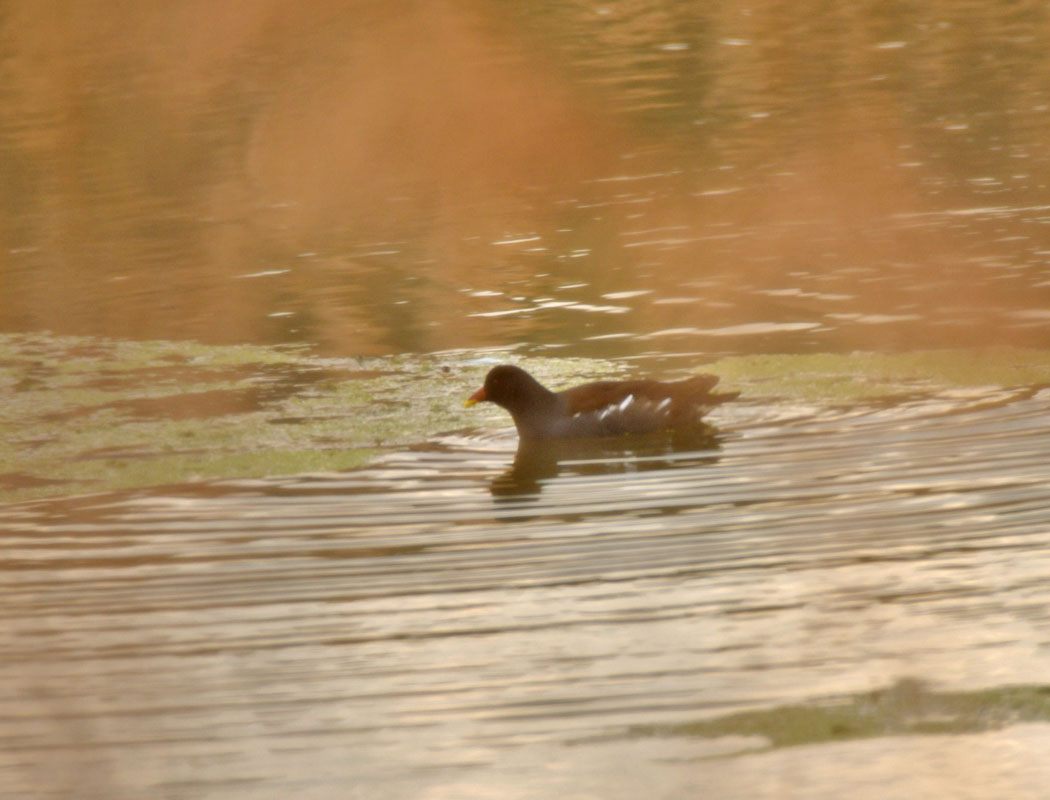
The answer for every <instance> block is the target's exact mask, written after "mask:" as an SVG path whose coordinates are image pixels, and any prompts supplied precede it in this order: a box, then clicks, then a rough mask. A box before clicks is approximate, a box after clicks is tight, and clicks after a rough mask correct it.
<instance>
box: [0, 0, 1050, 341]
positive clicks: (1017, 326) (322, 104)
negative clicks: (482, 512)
mask: <svg viewBox="0 0 1050 800" xmlns="http://www.w3.org/2000/svg"><path fill="white" fill-rule="evenodd" d="M113 13H114V12H113V10H112V8H111V6H110V5H109V4H107V3H103V2H101V0H89V1H88V2H83V3H78V4H76V6H75V7H74V8H68V9H67V8H66V7H65V6H63V5H62V4H60V3H56V2H53V0H45V1H44V2H28V1H27V0H18V1H16V2H12V3H9V4H7V5H6V6H5V11H4V13H3V14H2V15H0V66H2V68H3V71H4V75H5V79H4V81H3V86H2V88H0V96H2V99H3V101H4V102H3V106H4V112H3V114H2V116H0V161H2V163H3V165H4V175H5V180H4V182H3V185H2V186H0V209H2V211H3V213H2V214H0V248H2V251H3V258H0V280H2V282H3V286H4V291H3V292H0V328H3V329H6V330H39V329H45V328H46V329H52V330H55V331H58V332H66V333H82V334H95V335H108V336H115V337H122V338H161V339H170V338H196V339H200V340H203V341H208V342H231V341H237V342H243V341H253V342H305V343H309V344H310V345H312V346H316V347H318V348H320V349H321V350H323V351H326V352H332V353H351V354H385V353H398V352H406V351H418V352H427V351H434V350H443V349H448V348H453V347H488V346H505V345H508V344H518V343H522V342H526V343H530V344H535V345H539V346H545V347H551V346H557V347H562V348H565V347H567V348H570V352H572V350H571V349H572V348H575V349H576V351H577V352H593V351H594V350H596V349H600V350H601V351H602V352H604V353H605V354H611V355H620V354H623V353H625V352H626V353H636V352H651V351H653V350H654V349H656V350H659V351H665V352H666V351H668V350H673V351H675V352H683V351H697V350H700V351H712V350H717V351H719V352H741V351H747V352H762V351H766V350H768V349H770V348H771V347H777V348H778V349H782V350H792V351H799V350H819V349H825V350H826V349H843V348H856V347H866V348H873V347H880V348H884V347H898V348H899V347H906V346H908V344H909V343H910V342H913V341H916V340H922V341H924V342H926V343H928V344H937V345H946V346H954V345H969V344H974V343H985V342H987V341H989V340H993V341H998V342H1011V343H1015V344H1027V345H1040V346H1041V345H1042V343H1045V342H1046V341H1047V340H1048V326H1050V320H1048V319H1047V318H1046V317H1045V316H1040V315H1039V314H1040V312H1041V311H1042V310H1044V309H1045V308H1046V307H1047V306H1048V305H1050V262H1048V260H1047V255H1046V254H1047V253H1048V252H1050V226H1048V225H1047V224H1046V220H1047V218H1048V212H1047V208H1046V204H1045V194H1046V187H1047V185H1050V153H1048V151H1047V148H1046V145H1045V142H1046V141H1047V140H1048V137H1050V95H1048V87H1047V85H1046V81H1045V79H1044V77H1043V76H1045V75H1046V74H1050V63H1048V61H1050V56H1048V53H1050V24H1048V22H1047V19H1046V15H1045V14H1044V13H1042V12H1041V11H1039V10H1038V9H1036V8H1035V7H1034V6H1027V5H1023V4H1022V5H1020V6H1016V5H1014V4H1007V5H1003V4H998V3H976V4H967V5H965V6H958V5H957V4H950V3H932V4H930V3H927V4H916V3H893V4H889V5H885V4H876V5H871V6H849V7H845V6H843V7H835V8H828V7H826V6H825V5H823V4H817V3H812V2H804V3H799V4H790V5H779V6H775V5H770V4H766V5H765V6H759V7H753V6H745V5H741V4H739V3H723V4H715V5H703V4H699V5H698V4H688V3H687V4H668V3H638V2H633V0H611V2H608V3H604V4H602V6H601V7H598V8H596V7H593V6H592V5H590V4H584V3H576V2H570V3H550V2H539V3H530V4H528V5H527V6H521V7H517V6H513V5H512V6H507V5H506V4H503V3H496V2H470V3H458V2H453V3H441V4H413V5H410V6H407V7H400V6H399V7H397V8H396V9H395V8H394V7H391V6H389V4H382V3H379V2H375V1H374V0H355V1H354V2H351V3H339V2H335V1H334V0H321V2H318V3H312V4H311V5H310V7H309V9H303V8H302V7H301V6H299V5H296V4H293V3H290V2H288V0H250V1H249V2H247V3H242V4H239V5H238V7H237V11H236V13H234V12H232V11H228V10H221V9H217V8H215V7H214V5H213V4H208V3H204V2H202V0H188V1H187V2H183V3H180V4H178V6H177V7H169V6H165V5H138V6H135V7H134V8H133V9H129V10H128V11H127V13H126V14H122V15H121V19H120V24H119V25H117V24H114V22H113ZM754 323H761V324H763V325H767V326H774V328H773V329H772V330H774V331H775V334H776V335H774V336H772V337H767V336H763V335H762V334H758V333H755V332H754V331H752V330H749V329H746V328H743V329H742V327H741V326H747V325H751V324H754ZM654 342H655V343H654Z"/></svg>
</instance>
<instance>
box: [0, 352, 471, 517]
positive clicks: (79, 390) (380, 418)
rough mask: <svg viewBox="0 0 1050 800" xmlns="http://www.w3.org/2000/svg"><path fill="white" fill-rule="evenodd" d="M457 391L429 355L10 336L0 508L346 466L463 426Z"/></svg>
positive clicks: (0, 386) (0, 388)
mask: <svg viewBox="0 0 1050 800" xmlns="http://www.w3.org/2000/svg"><path fill="white" fill-rule="evenodd" d="M474 378H475V376H474V375H471V377H470V380H471V381H473V380H474ZM461 394H462V390H461V389H460V388H459V387H458V386H456V385H452V383H451V382H450V380H449V374H448V371H447V368H446V369H442V366H441V364H440V362H439V360H438V359H433V358H431V359H427V358H422V359H412V360H408V359H400V360H399V359H382V360H379V359H371V360H358V359H320V358H316V357H313V356H310V355H308V354H305V353H303V352H302V351H297V350H284V349H281V348H267V347H258V346H243V347H208V346H204V345H200V344H197V343H194V342H186V343H181V342H127V341H107V340H96V339H87V338H79V337H55V336H50V335H47V334H34V335H29V334H17V335H8V336H0V396H2V397H3V402H2V403H0V501H13V500H21V499H32V498H37V497H44V496H55V495H69V494H78V493H83V492H98V491H106V490H110V489H115V488H135V487H144V486H154V485H159V484H166V483H174V482H182V481H188V480H199V479H220V478H235V477H262V476H272V475H288V474H298V473H302V472H313V471H330V470H340V469H348V468H351V467H355V466H359V465H361V464H363V463H366V462H367V461H368V460H369V459H370V458H371V457H372V456H373V455H374V454H375V453H376V452H377V451H378V450H379V449H381V448H384V447H392V446H399V445H403V444H406V443H410V442H417V441H421V440H425V439H426V438H428V436H431V435H433V434H434V433H435V432H438V431H441V430H449V429H452V428H456V427H463V419H462V418H461V416H462V414H461V412H462V409H461V405H462V402H461V400H460V395H461Z"/></svg>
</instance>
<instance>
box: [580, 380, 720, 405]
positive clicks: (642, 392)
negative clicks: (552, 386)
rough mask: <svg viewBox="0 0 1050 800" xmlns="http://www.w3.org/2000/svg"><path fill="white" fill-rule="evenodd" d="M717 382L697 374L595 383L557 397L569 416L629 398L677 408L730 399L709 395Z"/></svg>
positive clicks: (618, 402)
mask: <svg viewBox="0 0 1050 800" xmlns="http://www.w3.org/2000/svg"><path fill="white" fill-rule="evenodd" d="M716 383H718V376H717V375H696V376H694V377H692V378H687V379H685V380H683V381H650V380H634V381H596V382H595V383H586V384H584V385H583V386H576V387H574V388H572V389H566V390H565V391H564V392H560V394H561V396H562V397H563V398H564V399H565V402H566V406H567V408H568V411H569V413H570V414H581V413H587V412H589V411H601V410H602V409H606V408H609V407H610V406H618V405H620V403H622V402H624V401H625V400H626V399H627V398H628V397H634V398H635V399H636V400H648V401H650V402H651V403H661V402H662V401H664V400H668V399H670V400H671V401H672V402H673V403H675V404H679V405H681V404H684V405H699V404H703V403H705V402H721V400H723V399H729V398H728V397H727V398H722V397H721V396H719V395H714V396H712V395H710V391H711V389H712V388H713V387H714V385H715V384H716Z"/></svg>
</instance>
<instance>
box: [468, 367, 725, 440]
mask: <svg viewBox="0 0 1050 800" xmlns="http://www.w3.org/2000/svg"><path fill="white" fill-rule="evenodd" d="M717 383H718V376H717V375H696V376H693V377H691V378H686V379H685V380H680V381H655V380H646V379H636V380H608V381H596V382H594V383H585V384H583V385H582V386H575V387H573V388H571V389H565V390H563V391H560V392H552V391H551V390H550V389H548V388H546V387H545V386H543V384H541V383H540V382H539V381H538V380H536V379H535V378H534V377H532V375H530V374H529V373H528V372H526V371H525V370H523V369H522V368H521V367H516V366H513V365H511V364H501V365H499V366H497V367H493V368H492V369H491V370H489V373H488V375H486V376H485V384H484V386H482V387H481V388H480V389H478V390H477V391H476V392H474V394H472V395H471V396H470V397H469V398H468V399H467V401H466V403H465V405H466V406H467V407H468V408H469V407H470V406H473V405H475V404H476V403H482V402H489V403H495V404H496V405H498V406H500V407H501V408H503V409H506V410H507V411H509V412H510V415H511V417H512V418H513V419H514V426H515V427H516V428H517V429H518V436H519V437H520V438H521V439H568V438H573V437H584V436H620V435H623V434H630V433H651V432H654V431H660V430H677V429H682V428H687V427H690V426H692V425H696V424H698V423H699V422H700V417H701V416H703V414H704V413H705V412H706V411H708V410H709V409H710V408H712V407H713V406H715V405H718V404H719V403H724V402H725V401H727V400H732V399H733V398H735V397H737V396H738V395H739V392H722V393H715V392H712V391H711V390H712V389H713V388H714V386H715V384H717Z"/></svg>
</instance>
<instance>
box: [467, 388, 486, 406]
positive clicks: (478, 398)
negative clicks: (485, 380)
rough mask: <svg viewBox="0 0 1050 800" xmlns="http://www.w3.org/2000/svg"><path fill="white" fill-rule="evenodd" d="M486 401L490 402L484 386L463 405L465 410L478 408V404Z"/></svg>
mask: <svg viewBox="0 0 1050 800" xmlns="http://www.w3.org/2000/svg"><path fill="white" fill-rule="evenodd" d="M486 400H488V398H487V397H486V396H485V387H484V386H483V387H481V388H480V389H478V390H477V391H476V392H474V394H472V395H471V396H470V397H468V398H467V400H466V402H465V403H463V408H470V407H471V406H476V405H477V404H478V403H483V402H484V401H486Z"/></svg>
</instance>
